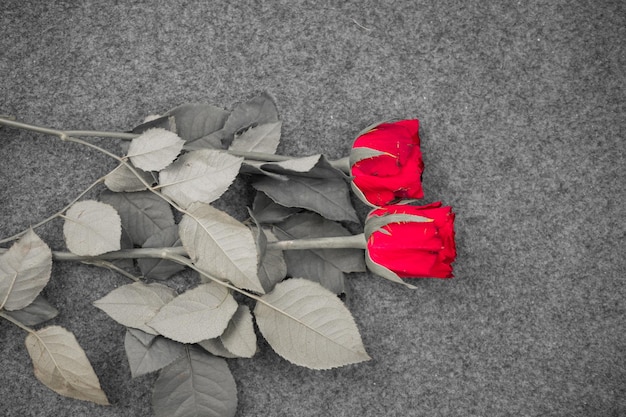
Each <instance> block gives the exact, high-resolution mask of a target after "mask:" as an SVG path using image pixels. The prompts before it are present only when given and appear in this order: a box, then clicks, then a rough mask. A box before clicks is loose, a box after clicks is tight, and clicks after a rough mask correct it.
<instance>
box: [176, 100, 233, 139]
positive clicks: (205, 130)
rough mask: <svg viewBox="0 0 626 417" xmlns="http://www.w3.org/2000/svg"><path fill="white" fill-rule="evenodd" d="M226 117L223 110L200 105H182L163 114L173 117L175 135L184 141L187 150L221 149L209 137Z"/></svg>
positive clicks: (222, 123)
mask: <svg viewBox="0 0 626 417" xmlns="http://www.w3.org/2000/svg"><path fill="white" fill-rule="evenodd" d="M228 115H229V112H227V111H226V110H224V109H221V108H219V107H216V106H213V105H210V104H201V103H189V104H183V105H181V106H178V107H175V108H173V109H172V110H170V111H168V112H167V113H165V116H173V117H174V120H175V127H176V133H177V134H178V136H180V137H181V138H183V139H184V140H185V145H184V148H185V149H187V150H193V149H204V148H209V149H215V148H222V146H221V144H220V143H219V141H215V140H211V138H209V135H211V134H213V133H215V132H217V131H219V130H220V129H221V128H222V127H223V126H224V123H225V122H226V119H227V118H228Z"/></svg>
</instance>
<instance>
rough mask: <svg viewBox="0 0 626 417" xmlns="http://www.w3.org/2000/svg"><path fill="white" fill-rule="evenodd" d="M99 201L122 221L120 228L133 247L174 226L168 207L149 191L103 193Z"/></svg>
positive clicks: (171, 213) (172, 215)
mask: <svg viewBox="0 0 626 417" xmlns="http://www.w3.org/2000/svg"><path fill="white" fill-rule="evenodd" d="M100 200H101V201H103V202H105V203H107V204H110V205H111V206H112V207H114V208H115V209H116V210H117V212H118V214H119V215H120V218H121V220H122V228H123V229H124V231H126V233H128V235H129V236H130V238H131V240H132V242H133V243H134V244H135V245H141V244H143V243H144V242H145V241H146V240H147V239H148V238H150V237H151V236H153V235H155V234H157V233H159V232H161V231H162V230H164V229H167V228H168V227H171V226H173V225H174V214H173V212H172V208H171V207H170V205H169V204H168V203H167V202H166V201H165V200H163V199H162V198H160V197H159V196H158V195H155V194H154V193H152V192H150V191H140V192H136V193H114V192H111V191H103V192H102V194H100Z"/></svg>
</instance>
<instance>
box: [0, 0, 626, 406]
mask: <svg viewBox="0 0 626 417" xmlns="http://www.w3.org/2000/svg"><path fill="white" fill-rule="evenodd" d="M155 3H158V5H154V4H153V2H147V1H136V2H119V1H102V0H82V1H54V2H40V1H34V0H19V1H18V0H4V1H3V2H2V5H1V6H0V9H1V10H2V13H0V34H1V36H0V75H1V78H2V82H1V83H0V97H1V101H0V113H1V114H11V115H14V116H16V117H17V118H18V119H19V120H22V121H24V122H29V123H34V124H40V125H44V126H51V127H58V128H63V129H95V130H126V129H129V128H131V127H132V126H134V125H136V124H137V123H138V122H140V121H141V120H142V119H143V118H144V116H146V115H148V114H152V113H159V112H164V111H166V110H168V109H170V108H172V107H175V106H176V105H179V104H182V103H188V102H203V103H210V104H215V105H218V106H223V107H226V108H231V107H232V106H233V105H234V104H235V103H237V102H240V101H244V100H247V99H249V98H251V97H253V96H254V95H256V94H257V93H258V92H261V91H268V92H269V93H270V94H272V95H273V97H275V99H276V102H277V104H278V107H279V110H280V117H281V120H282V121H283V138H282V144H281V145H280V148H279V152H280V153H283V154H288V155H310V154H313V153H317V152H320V151H321V152H324V153H326V154H327V155H328V156H329V157H331V158H339V157H342V156H345V155H347V153H348V151H349V149H350V145H351V142H352V140H353V139H354V137H355V135H356V134H357V133H358V132H359V131H360V130H361V129H363V128H364V127H366V126H367V125H369V124H371V123H373V122H376V121H380V120H383V119H386V118H418V119H420V123H421V127H420V129H421V130H420V135H421V138H422V152H423V157H424V163H425V172H424V192H425V196H424V199H423V202H424V203H428V202H433V201H439V200H441V201H442V202H443V203H444V204H446V205H451V206H452V207H453V208H454V210H455V212H456V213H457V217H456V229H457V249H458V253H459V255H458V259H457V262H456V263H455V271H454V273H455V278H454V279H452V280H421V281H415V282H414V283H415V284H416V285H417V286H418V289H417V290H414V291H411V290H408V289H406V288H403V287H401V286H399V285H394V284H393V283H390V282H388V281H386V280H384V279H381V278H378V277H376V276H374V275H370V274H351V275H350V276H349V289H350V294H349V297H348V298H347V304H348V307H349V309H350V310H351V311H352V313H353V315H354V317H355V320H356V322H357V324H358V326H359V328H360V330H361V333H362V337H363V341H364V343H365V346H366V348H367V350H368V353H369V354H370V356H371V357H372V360H371V361H369V362H366V363H362V364H358V365H354V366H348V367H344V368H339V369H335V370H331V371H324V372H320V371H312V370H308V369H304V368H299V367H296V366H293V365H291V364H289V363H288V362H287V361H285V360H283V359H281V358H280V357H278V356H277V355H276V354H275V353H274V352H273V351H272V350H271V348H270V347H269V346H268V345H267V344H266V343H265V342H261V343H260V344H259V352H258V354H257V355H256V356H255V357H254V358H253V359H242V360H229V362H228V363H229V366H230V368H231V370H232V372H233V374H234V376H235V379H236V381H237V384H238V397H239V409H238V413H237V416H240V417H250V416H349V417H352V416H362V417H365V416H368V417H369V416H385V415H389V416H395V415H398V416H401V415H402V416H509V415H511V416H581V417H582V416H586V417H587V416H598V417H599V416H621V415H626V371H625V362H624V359H625V357H626V336H625V331H624V330H625V329H624V318H625V315H624V312H625V305H624V297H625V295H626V287H625V286H624V276H625V274H626V261H625V257H624V244H625V241H624V239H625V233H626V227H625V222H624V215H625V214H626V213H625V210H624V208H625V201H626V160H625V151H626V149H625V148H626V145H625V142H624V136H625V134H626V118H625V111H626V108H625V101H626V100H625V97H626V87H625V86H626V76H625V72H624V68H625V67H626V3H624V2H623V1H608V0H600V1H596V2H588V1H583V0H573V1H560V0H559V1H539V0H531V1H528V2H518V1H480V0H468V1H445V0H444V1H436V2H435V1H432V2H427V1H421V0H420V1H408V0H407V1H393V2H392V1H371V0H365V1H353V0H350V1H345V2H330V1H316V2H313V1H303V0H296V1H286V0H271V1H266V2H261V1H253V0H244V1H237V2H229V1H222V0H217V1H210V2H205V1H199V0H170V1H167V2H155ZM94 143H97V144H99V145H101V146H103V147H105V148H107V149H110V150H111V151H115V152H118V151H119V144H118V142H117V141H116V140H112V139H94ZM0 155H1V162H0V201H1V203H2V204H1V205H0V237H6V236H9V235H12V234H14V233H17V232H19V231H21V230H24V229H25V228H27V227H29V225H31V224H34V223H36V222H38V221H39V220H41V219H44V218H45V217H47V216H48V215H50V214H52V213H54V212H56V211H57V210H59V209H61V208H62V207H63V206H65V205H66V204H67V203H68V202H69V201H71V200H72V199H73V198H74V197H75V196H77V195H78V194H79V193H80V191H82V190H83V189H85V188H86V187H87V186H88V185H89V184H91V183H92V182H93V181H94V180H96V179H97V178H99V177H100V176H102V175H104V174H105V173H106V172H108V171H109V170H110V169H112V168H113V167H114V166H115V163H114V161H112V160H110V159H108V158H107V157H105V156H103V155H101V154H99V153H97V152H95V151H93V150H91V149H87V148H85V147H81V146H78V145H75V144H71V143H62V142H60V141H59V140H58V139H56V138H54V137H50V136H45V135H42V134H37V133H33V132H24V131H18V130H15V129H8V128H2V129H0ZM94 195H95V194H94V193H92V194H90V196H92V197H93V196H94ZM251 198H252V191H251V190H250V188H249V187H248V186H247V184H246V183H245V181H242V180H238V181H237V182H236V183H235V184H234V185H233V187H231V189H230V190H229V191H228V192H227V193H226V194H225V195H224V197H223V198H222V199H220V200H219V201H218V202H217V203H216V206H217V207H218V208H221V209H224V210H226V211H228V212H229V213H231V214H232V215H234V216H236V217H238V218H240V219H242V218H244V217H245V215H246V212H245V205H247V204H250V203H251ZM355 204H356V205H357V208H358V211H359V214H360V215H361V216H364V215H365V213H366V212H367V209H366V208H365V207H364V206H363V205H362V204H360V203H357V202H356V201H355ZM37 233H38V234H39V235H40V236H41V237H42V238H43V239H44V240H45V241H46V242H47V243H48V244H49V245H50V246H51V247H52V248H53V249H56V250H62V249H64V243H63V237H62V224H61V223H60V222H59V221H55V222H52V223H50V224H48V225H46V226H44V227H41V228H39V229H37ZM188 282H190V278H189V277H185V276H183V277H181V278H179V279H177V280H174V282H173V285H181V286H182V285H184V284H185V283H188ZM126 283H128V280H127V279H126V278H124V277H122V276H120V275H117V274H115V273H113V272H110V271H108V270H103V269H99V268H96V267H93V266H88V265H79V264H61V263H55V265H54V267H53V277H52V279H51V281H50V284H49V285H48V287H47V288H46V289H45V290H44V293H45V295H46V297H47V298H48V299H49V300H50V302H51V303H52V304H53V305H55V306H56V307H57V308H58V309H59V310H60V312H61V314H60V315H59V316H58V317H57V318H55V319H54V320H52V321H51V322H50V323H51V324H58V325H61V326H64V327H66V328H67V329H69V330H71V331H72V332H74V334H75V335H76V337H77V339H78V341H79V342H80V344H81V345H82V346H83V348H84V350H85V352H86V353H87V356H88V357H89V358H90V360H91V361H92V364H93V366H94V369H95V371H96V373H97V374H98V375H99V377H100V381H101V384H102V387H103V389H104V390H105V391H106V393H107V395H108V397H109V399H110V401H111V402H112V406H110V407H101V406H97V405H94V404H89V403H86V402H81V401H78V400H72V399H67V398H63V397H60V396H58V395H56V394H55V393H53V392H52V391H49V390H48V389H47V388H45V387H44V386H42V385H41V384H40V383H39V382H38V381H37V380H36V379H35V377H34V375H33V371H32V367H31V364H30V361H29V359H28V355H27V352H26V349H25V347H24V338H25V333H24V332H23V331H22V330H21V329H19V328H18V327H16V326H14V325H12V324H10V323H8V322H7V321H4V320H3V321H0V415H2V416H7V417H17V416H20V417H24V416H52V415H58V416H70V415H71V416H96V417H114V416H115V417H118V416H119V417H121V416H151V415H153V411H152V409H151V405H150V398H151V389H152V384H153V382H154V379H155V377H156V376H155V375H154V374H151V375H148V376H144V377H140V378H136V379H131V377H130V371H129V367H128V364H127V362H126V358H125V355H124V349H123V336H124V329H123V328H122V326H120V325H118V324H116V323H115V322H114V321H113V320H111V319H110V318H108V317H107V316H106V315H105V314H104V313H103V312H101V311H100V310H98V309H96V308H95V307H93V305H92V302H93V301H94V300H96V299H98V298H100V297H102V296H104V295H105V294H107V293H108V292H109V291H111V290H112V289H114V288H116V287H117V286H120V285H123V284H126Z"/></svg>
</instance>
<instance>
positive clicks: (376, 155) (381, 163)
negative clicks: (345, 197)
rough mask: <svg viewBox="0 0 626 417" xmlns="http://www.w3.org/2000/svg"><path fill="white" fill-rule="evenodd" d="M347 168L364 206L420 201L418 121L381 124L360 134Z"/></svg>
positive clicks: (422, 167) (420, 175)
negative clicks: (396, 200)
mask: <svg viewBox="0 0 626 417" xmlns="http://www.w3.org/2000/svg"><path fill="white" fill-rule="evenodd" d="M350 166H351V174H352V176H353V182H352V188H353V189H354V191H355V194H357V195H358V196H359V198H361V200H363V202H365V203H367V204H370V205H374V206H383V205H386V204H389V203H390V202H392V201H393V200H395V199H413V198H422V197H423V196H424V192H423V190H422V181H421V177H422V172H423V171H424V163H423V161H422V152H421V151H420V138H419V121H418V120H417V119H413V120H401V121H398V122H394V123H381V124H379V125H377V126H375V127H374V128H372V129H370V130H368V131H367V132H365V133H363V134H362V135H360V136H359V137H358V138H357V139H356V140H355V141H354V144H353V145H352V152H351V153H350Z"/></svg>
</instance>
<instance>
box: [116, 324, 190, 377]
mask: <svg viewBox="0 0 626 417" xmlns="http://www.w3.org/2000/svg"><path fill="white" fill-rule="evenodd" d="M140 333H143V334H144V335H148V336H152V335H149V334H147V333H144V332H142V331H141V330H137V329H127V330H126V336H125V337H124V349H125V351H126V357H127V358H128V364H129V365H130V373H131V376H132V377H133V378H136V377H138V376H141V375H145V374H147V373H150V372H155V371H158V370H159V369H161V368H164V367H166V366H167V365H169V364H171V363H172V362H174V361H175V360H176V359H178V358H180V357H181V356H182V355H183V353H185V347H184V345H182V344H180V343H178V342H174V341H173V340H170V339H167V338H165V337H163V336H152V337H150V340H149V342H147V343H144V340H145V339H144V338H143V337H142V336H139V335H138V334H140Z"/></svg>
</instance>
